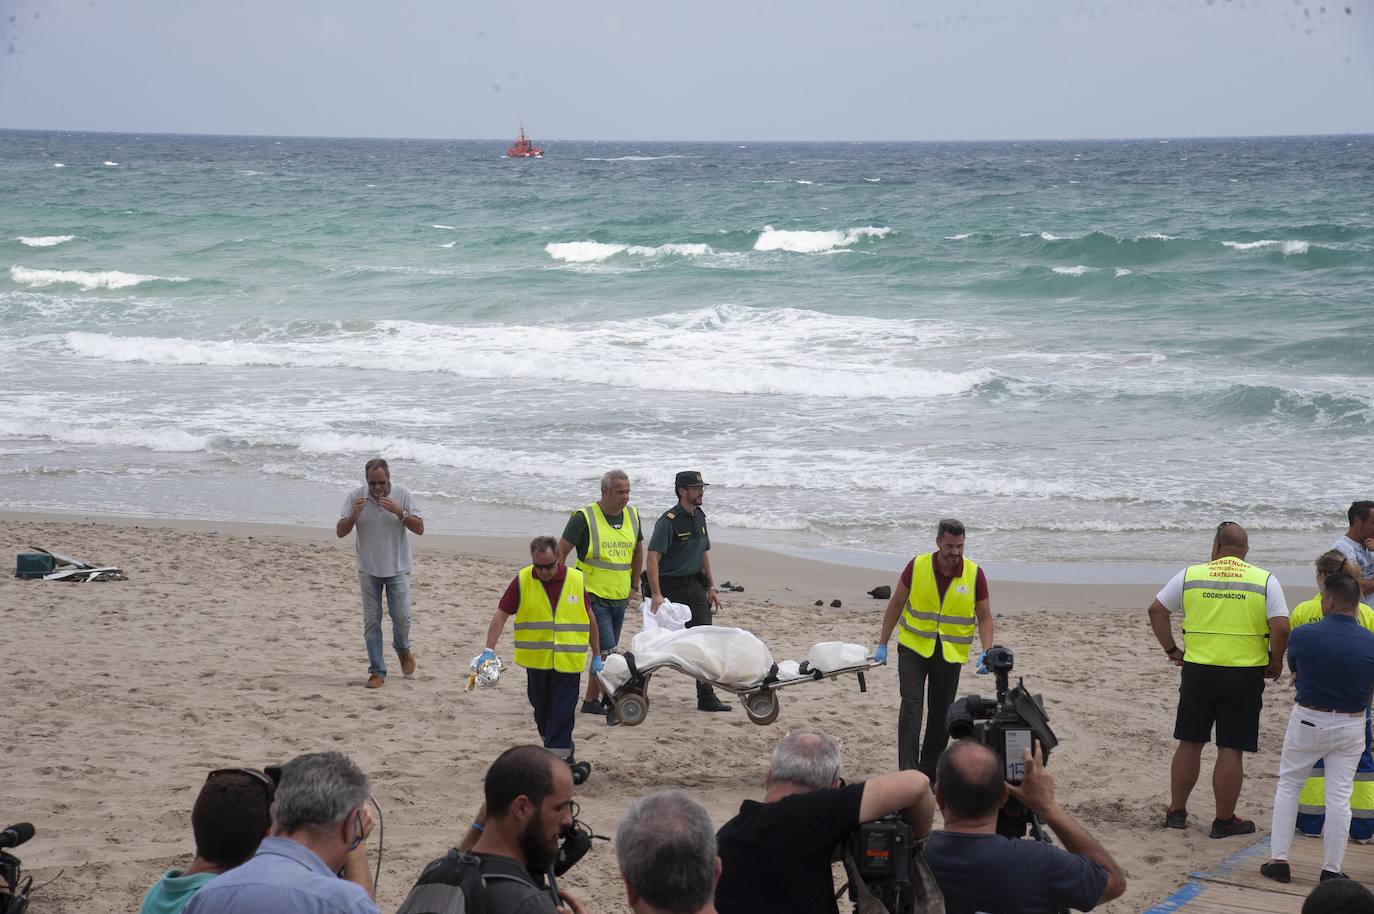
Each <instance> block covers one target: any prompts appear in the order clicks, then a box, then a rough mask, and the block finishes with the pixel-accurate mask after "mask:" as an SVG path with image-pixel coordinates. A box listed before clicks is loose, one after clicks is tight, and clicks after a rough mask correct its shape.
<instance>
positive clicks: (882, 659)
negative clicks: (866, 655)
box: [873, 644, 887, 663]
mask: <svg viewBox="0 0 1374 914" xmlns="http://www.w3.org/2000/svg"><path fill="white" fill-rule="evenodd" d="M873 660H874V662H875V663H887V645H886V644H880V645H878V649H877V650H876V651H874V652H873Z"/></svg>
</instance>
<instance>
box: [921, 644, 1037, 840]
mask: <svg viewBox="0 0 1374 914" xmlns="http://www.w3.org/2000/svg"><path fill="white" fill-rule="evenodd" d="M1014 661H1015V656H1014V655H1013V654H1012V652H1011V649H1010V648H1005V647H1002V646H1001V645H993V646H992V647H990V648H988V654H987V658H986V663H987V666H988V669H989V670H990V671H991V672H992V673H993V674H994V676H995V677H996V679H997V697H996V699H991V698H984V697H982V696H981V695H965V696H964V697H963V698H960V699H959V700H958V701H956V702H954V703H953V704H951V705H950V706H949V713H948V716H947V718H946V720H947V722H948V726H949V737H950V739H968V738H970V737H972V738H973V739H976V740H978V741H979V742H980V743H982V744H983V745H985V746H987V747H988V748H989V749H991V750H992V751H993V752H996V753H997V755H998V757H1000V758H1001V759H1002V768H1003V771H1004V772H1005V777H1006V779H1007V780H1008V781H1010V782H1012V783H1013V784H1020V783H1021V778H1022V776H1023V775H1024V774H1025V766H1026V763H1025V750H1027V749H1030V750H1032V751H1034V747H1035V745H1036V744H1037V743H1038V744H1039V746H1040V750H1041V760H1042V761H1049V757H1050V750H1051V749H1053V748H1054V747H1055V746H1057V745H1059V740H1058V739H1057V738H1056V737H1055V735H1054V731H1053V730H1051V729H1050V718H1049V715H1048V714H1046V713H1045V705H1044V701H1043V700H1042V698H1041V696H1039V695H1032V694H1031V692H1030V690H1028V689H1027V688H1026V684H1025V680H1023V679H1020V678H1018V679H1017V681H1016V687H1015V688H1012V687H1011V682H1010V680H1011V670H1012V665H1013V663H1014ZM1027 830H1029V831H1030V832H1031V835H1032V837H1034V838H1035V839H1036V840H1038V841H1047V842H1048V841H1049V840H1050V838H1049V834H1048V833H1047V832H1046V831H1045V830H1044V823H1042V822H1041V821H1040V819H1039V817H1038V816H1036V815H1035V814H1034V813H1032V812H1030V811H1029V810H1028V809H1026V808H1025V807H1024V806H1023V805H1021V804H1020V803H1018V802H1017V801H1016V800H1008V801H1007V804H1006V805H1005V806H1004V807H1003V808H1002V810H1001V812H999V813H998V815H997V833H998V834H999V835H1004V836H1006V837H1008V838H1024V837H1025V836H1026V832H1027Z"/></svg>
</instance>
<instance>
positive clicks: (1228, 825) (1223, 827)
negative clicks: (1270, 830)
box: [1211, 816, 1255, 838]
mask: <svg viewBox="0 0 1374 914" xmlns="http://www.w3.org/2000/svg"><path fill="white" fill-rule="evenodd" d="M1254 833H1255V823H1254V822H1251V821H1250V820H1249V819H1242V818H1241V817H1240V816H1232V817H1231V818H1229V819H1213V820H1212V834H1211V837H1213V838H1233V837H1235V836H1236V835H1253V834H1254Z"/></svg>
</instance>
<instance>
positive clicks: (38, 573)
mask: <svg viewBox="0 0 1374 914" xmlns="http://www.w3.org/2000/svg"><path fill="white" fill-rule="evenodd" d="M54 567H55V566H54V565H53V560H52V556H50V555H46V554H44V553H42V552H21V553H19V554H18V555H17V556H15V559H14V576H15V577H16V578H41V577H43V575H45V574H52V572H53V568H54Z"/></svg>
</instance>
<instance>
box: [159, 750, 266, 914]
mask: <svg viewBox="0 0 1374 914" xmlns="http://www.w3.org/2000/svg"><path fill="white" fill-rule="evenodd" d="M275 789H276V785H275V784H273V783H272V779H271V778H269V777H268V776H267V775H265V774H263V773H262V772H261V771H256V770H254V769H252V768H221V769H219V770H218V771H212V772H210V775H209V776H208V777H207V778H206V779H205V786H203V787H201V788H200V794H199V795H198V796H197V797H196V805H195V806H194V807H192V809H191V832H192V833H193V834H194V835H195V838H196V856H195V859H194V860H192V861H191V865H190V866H188V867H187V868H186V869H184V870H178V869H172V870H168V871H167V872H166V873H164V874H163V875H162V878H161V879H159V880H158V881H157V882H155V883H153V886H152V888H150V889H149V890H148V894H147V895H145V896H144V898H143V904H142V906H141V907H139V909H138V910H139V914H180V912H181V911H182V909H183V908H185V907H186V905H187V903H188V902H189V901H190V900H191V897H192V896H193V895H194V894H195V893H196V892H197V891H198V890H199V889H200V888H201V887H202V886H204V885H205V883H207V882H209V881H210V880H211V879H214V878H215V877H216V876H218V875H219V874H220V873H223V872H224V871H225V870H230V869H233V868H234V867H236V866H238V865H239V864H241V863H243V862H244V861H245V860H247V859H248V858H249V857H252V856H253V852H254V851H256V850H257V849H258V844H259V843H261V842H262V839H263V837H264V836H266V835H267V834H268V833H269V832H270V831H271V829H272V795H273V793H274V792H275Z"/></svg>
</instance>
